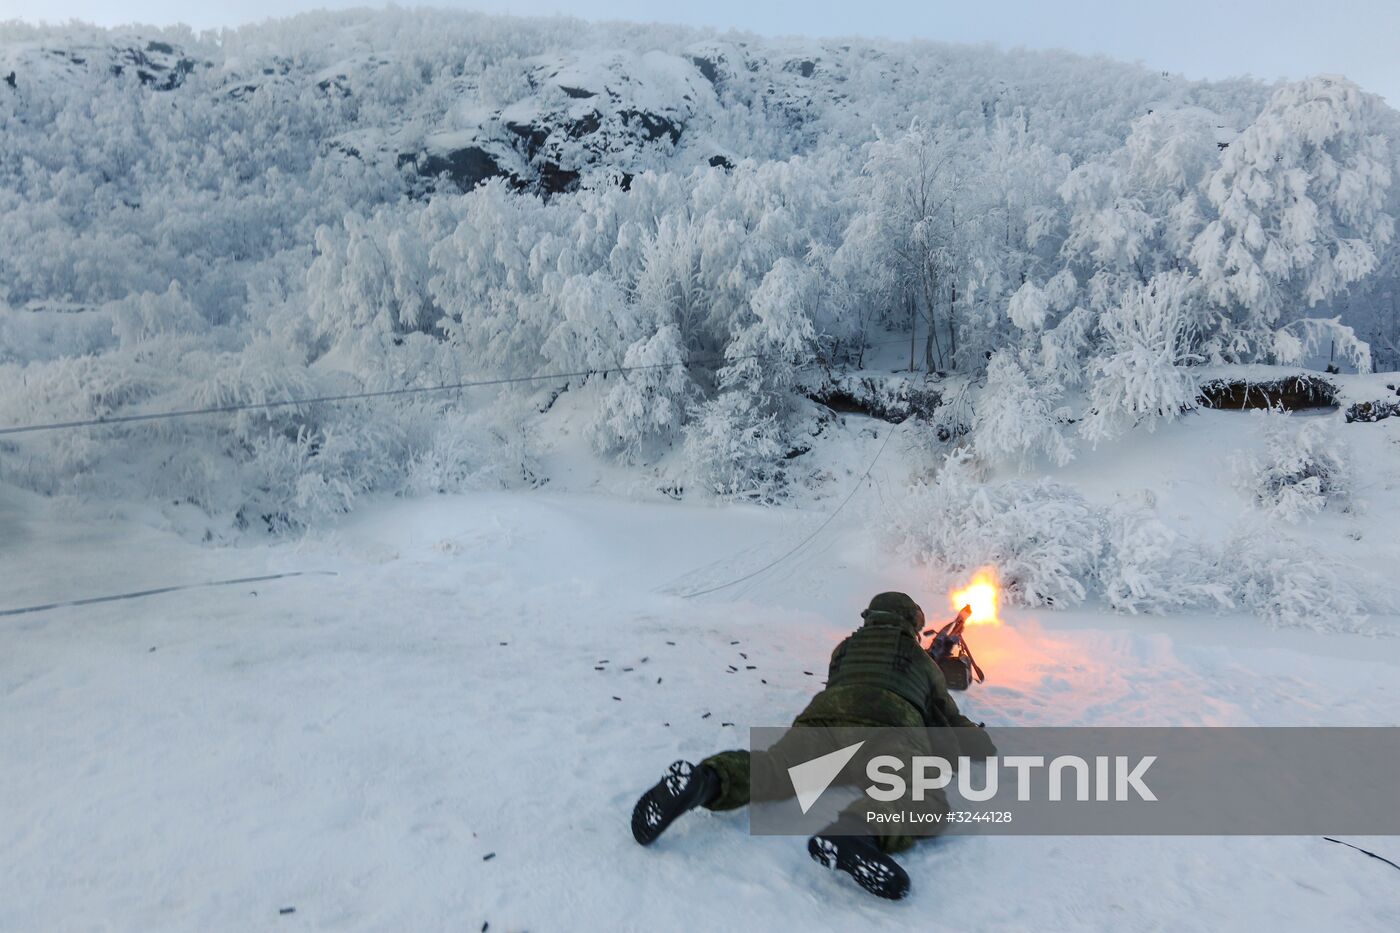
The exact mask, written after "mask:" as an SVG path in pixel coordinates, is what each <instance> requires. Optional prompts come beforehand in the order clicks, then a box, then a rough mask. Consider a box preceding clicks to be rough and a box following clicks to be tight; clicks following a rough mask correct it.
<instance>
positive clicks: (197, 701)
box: [0, 493, 1400, 930]
mask: <svg viewBox="0 0 1400 933" xmlns="http://www.w3.org/2000/svg"><path fill="white" fill-rule="evenodd" d="M29 517H30V518H32V517H33V516H29ZM812 520H813V519H812V516H811V514H799V515H794V514H793V513H792V512H791V510H767V511H764V510H759V509H747V508H735V507H730V508H706V507H697V506H690V505H675V504H666V505H652V504H638V503H624V502H618V501H612V500H607V499H602V498H590V497H584V496H573V497H569V496H557V495H545V494H533V495H526V494H516V495H512V494H504V493H501V494H477V495H470V496H461V497H440V498H436V499H431V500H422V501H413V502H402V501H398V502H391V503H386V504H382V505H380V506H377V507H372V508H369V509H366V510H364V511H362V512H361V513H359V514H357V515H355V516H353V517H351V518H350V519H348V520H347V521H345V522H344V523H342V525H341V526H340V527H339V528H337V529H336V530H334V531H330V532H323V533H318V534H315V535H311V536H308V537H307V538H306V539H305V540H303V541H301V542H299V543H297V544H295V545H277V546H267V547H255V548H243V549H226V550H212V549H202V548H197V547H194V546H192V545H189V544H187V543H185V542H183V541H181V540H180V539H178V538H175V537H173V536H169V537H167V536H163V535H159V534H157V533H154V532H142V533H139V540H140V544H141V546H140V547H139V548H130V547H118V546H117V545H118V544H119V543H120V542H121V541H122V540H125V538H124V537H123V536H125V535H127V534H138V533H136V532H133V531H131V530H129V529H126V528H124V527H122V526H114V530H113V531H112V533H111V537H110V538H108V537H104V536H103V535H99V534H91V533H90V534H89V535H88V536H87V537H86V538H84V537H83V536H81V535H77V534H75V533H74V532H75V529H74V528H73V527H71V526H68V525H65V524H63V523H62V522H59V521H55V522H41V521H37V520H36V521H29V522H27V523H26V530H27V538H26V541H25V545H24V546H25V548H26V549H27V551H26V553H28V554H29V555H30V559H31V560H33V561H38V559H39V556H41V555H43V554H45V553H47V554H49V555H52V554H53V553H54V552H53V551H52V550H49V549H46V547H45V544H46V542H47V541H60V542H64V546H65V547H66V548H67V549H68V551H67V553H69V554H71V558H70V559H69V560H68V561H67V566H69V567H83V566H87V567H90V568H91V573H90V574H89V575H85V576H84V579H85V580H99V581H104V582H103V584H102V585H107V586H115V584H116V582H117V581H118V580H125V581H127V582H134V583H136V584H141V585H144V584H148V583H153V582H168V581H169V580H170V579H171V578H172V577H174V578H184V577H186V576H188V577H190V578H200V577H201V576H208V577H212V576H215V575H216V573H215V568H217V569H218V571H219V572H224V573H227V572H229V571H234V572H239V571H243V570H268V569H272V570H286V569H304V568H308V567H314V568H317V569H332V570H336V571H338V572H339V576H337V577H307V578H299V579H295V580H288V581H275V582H271V583H267V584H259V585H256V586H249V587H247V588H246V590H241V589H240V588H232V589H231V590H228V591H219V590H195V591H190V592H185V593H179V594H168V595H163V596H155V597H152V598H150V599H147V600H144V601H142V602H141V603H139V604H122V603H117V604H103V605H97V606H88V607H81V608H69V609H59V610H55V611H52V612H47V613H40V614H35V615H33V616H26V617H16V618H13V619H10V620H7V621H6V623H5V626H4V629H5V632H4V637H5V644H6V651H5V652H4V654H3V656H0V709H3V711H4V715H3V717H0V744H3V747H4V748H5V749H6V754H5V756H4V758H3V760H2V761H0V807H3V809H4V818H3V819H0V850H3V851H4V852H5V853H6V856H5V861H6V864H7V871H6V873H5V881H4V887H5V889H6V890H5V892H4V896H3V897H0V928H3V929H7V930H8V929H14V930H36V929H49V930H52V929H88V928H104V927H109V928H116V929H143V930H156V929H201V930H221V929H227V930H247V929H270V928H273V927H274V926H276V928H278V929H331V928H336V929H346V928H348V929H364V930H379V929H480V928H481V924H482V923H483V922H488V921H489V922H490V924H491V929H492V930H524V929H528V930H572V929H598V930H613V929H637V930H644V929H657V928H674V927H676V926H681V927H684V928H687V929H720V928H726V929H732V928H733V927H734V926H736V925H737V926H739V927H741V928H747V929H813V928H822V929H849V928H860V927H872V928H908V927H910V926H911V925H917V926H918V927H919V928H921V929H965V928H968V927H971V928H977V929H1102V930H1117V929H1123V928H1125V925H1127V926H1131V928H1133V929H1203V930H1204V929H1220V928H1236V929H1244V928H1251V929H1257V928H1328V929H1378V930H1379V929H1393V928H1395V926H1396V924H1397V922H1400V912H1398V911H1400V909H1398V908H1397V906H1396V905H1397V901H1396V900H1395V899H1394V898H1393V897H1390V896H1389V895H1388V893H1387V892H1390V891H1392V890H1393V885H1394V883H1395V879H1394V878H1393V877H1391V874H1393V872H1392V870H1390V869H1388V868H1387V867H1386V866H1384V865H1382V864H1381V863H1379V862H1376V861H1375V860H1373V859H1365V858H1363V857H1361V856H1359V855H1356V854H1355V853H1351V852H1348V851H1346V850H1345V849H1343V848H1341V847H1338V846H1334V845H1330V844H1327V843H1325V842H1323V841H1322V840H1321V839H1320V838H1319V839H1312V838H1281V839H1253V838H1004V839H991V838H976V837H963V838H956V839H948V840H941V841H937V842H933V843H924V844H921V845H920V846H919V847H917V848H916V849H915V850H914V851H912V852H911V853H909V854H907V855H906V856H905V857H904V859H903V861H904V863H905V865H906V867H907V868H908V870H909V872H910V875H911V876H912V877H913V879H914V891H913V894H912V896H911V897H910V899H909V900H908V901H906V902H903V903H900V904H894V905H891V904H886V903H882V902H876V901H874V900H873V899H871V898H869V897H867V896H865V895H863V894H862V893H861V892H860V891H859V890H858V889H856V888H855V887H854V885H852V884H850V883H849V881H848V879H845V878H844V876H838V875H833V874H830V873H826V872H823V871H821V870H819V869H817V868H816V867H815V866H814V865H812V864H811V863H810V861H809V859H808V857H807V855H806V852H805V849H804V845H803V840H800V839H785V838H762V837H750V836H749V835H748V834H747V826H746V821H745V817H744V815H743V814H742V812H740V813H731V814H717V815H711V814H707V813H700V814H696V815H692V816H689V817H687V818H685V819H683V820H681V821H680V822H679V823H677V825H676V826H675V827H673V828H672V830H671V831H670V832H669V833H668V834H667V835H666V836H665V837H664V838H663V839H662V840H660V841H659V842H658V843H657V844H656V845H655V846H653V847H652V848H651V849H646V850H644V849H641V848H640V847H638V846H636V845H635V843H633V842H632V840H631V837H630V835H629V833H628V830H627V815H628V813H629V812H630V808H631V805H632V803H633V801H634V800H635V798H636V796H637V795H638V794H639V793H640V792H641V791H642V790H644V789H645V788H646V786H648V785H649V784H650V783H651V782H652V781H654V780H655V779H656V778H657V776H658V775H660V774H661V772H662V771H663V770H664V768H665V766H666V765H667V764H668V763H669V762H670V761H671V760H673V759H675V758H681V757H685V758H690V759H692V760H695V759H698V758H700V757H702V756H704V755H706V754H708V753H710V752H712V751H715V750H719V749H722V748H728V747H739V746H742V745H744V744H745V742H746V740H747V734H746V731H745V730H746V728H747V727H748V726H751V725H778V724H782V723H784V722H786V721H787V720H788V719H789V718H790V717H791V716H792V715H793V714H794V713H796V712H797V711H798V710H799V709H800V708H801V707H802V706H803V705H804V704H805V702H806V700H807V698H808V697H809V696H810V694H811V693H812V692H813V691H815V690H816V689H818V688H819V687H820V685H821V681H822V680H823V679H824V673H825V663H826V657H827V654H828V652H829V650H830V648H831V647H832V646H833V645H834V644H835V642H836V641H837V640H838V639H839V638H841V637H842V636H843V635H844V633H845V632H846V631H847V630H848V629H849V627H851V626H852V625H854V624H855V622H856V621H857V612H858V610H859V608H860V606H861V604H862V603H863V601H864V600H865V599H867V598H868V597H869V595H870V593H872V592H874V591H876V590H878V589H881V588H884V587H885V586H887V585H890V584H891V583H893V582H894V581H896V580H898V579H900V578H903V579H905V580H906V581H907V580H908V579H909V578H910V573H911V572H910V571H909V570H908V568H899V567H894V566H891V565H889V563H888V561H886V560H882V559H881V558H880V556H879V553H878V551H877V550H876V549H875V547H874V545H873V544H872V542H871V541H869V540H868V536H865V535H862V534H859V533H857V529H856V523H857V521H858V519H857V518H856V517H855V516H852V517H851V518H849V519H848V518H845V517H843V518H842V519H841V520H840V521H839V522H838V523H836V524H834V525H833V529H832V531H833V534H832V535H830V536H829V537H824V538H823V539H822V540H819V541H815V542H813V545H812V546H811V547H810V548H807V549H804V550H803V551H801V552H799V553H798V554H797V555H794V558H793V559H792V560H791V561H789V562H785V563H784V564H782V565H779V567H777V568H775V569H774V571H773V572H772V574H770V575H766V576H765V577H763V578H760V579H759V580H757V581H754V584H753V585H752V586H750V587H749V588H748V590H747V592H746V593H744V594H743V598H742V600H741V601H734V600H733V598H732V597H730V596H728V595H727V594H726V596H725V598H721V596H720V594H716V595H714V596H710V597H705V598H702V599H697V600H683V599H679V598H677V597H675V596H672V595H668V594H666V593H662V592H658V591H657V587H656V583H657V581H662V582H664V581H667V580H673V579H677V578H685V577H686V575H687V574H693V573H694V572H695V570H696V568H697V567H701V568H703V567H706V566H707V565H709V566H711V567H712V568H722V569H725V572H727V569H728V567H727V565H728V564H730V563H734V562H735V555H747V556H749V557H752V558H753V559H755V560H757V559H758V558H759V557H764V556H766V554H767V553H768V551H770V550H772V551H774V552H779V551H778V546H777V545H776V544H773V543H772V542H786V541H790V540H793V539H795V538H796V537H798V536H799V533H801V532H803V530H804V529H806V528H809V527H810V526H811V522H812ZM83 542H86V544H84V543H83ZM765 542H768V543H765ZM84 547H86V548H87V550H86V551H83V548H84ZM18 562H19V565H20V567H21V569H25V565H24V562H23V559H22V558H19V559H18ZM50 566H51V565H50ZM40 568H41V564H40V563H32V564H30V565H29V567H28V569H29V570H32V571H33V573H32V574H27V575H26V579H25V581H24V582H23V583H22V584H21V585H20V586H19V587H17V589H25V590H31V591H33V590H35V589H36V588H42V586H41V584H45V583H46V584H47V585H48V587H49V588H50V590H52V589H53V588H54V587H60V588H62V589H63V591H64V592H68V593H72V592H75V590H74V587H76V585H77V584H76V582H73V581H70V580H69V579H68V578H67V577H66V576H60V575H58V574H56V573H54V572H53V571H52V570H50V571H49V572H48V574H47V577H46V579H40V578H39V577H40V576H43V573H42V571H41V569H40ZM708 573H709V571H707V574H708ZM36 575H39V576H36ZM713 575H714V576H715V577H716V578H718V577H722V576H723V573H720V572H718V571H715V572H714V574H713ZM133 578H135V579H133ZM88 585H92V586H94V587H97V588H99V589H100V588H101V586H99V584H98V583H96V582H94V583H91V584H88ZM7 589H8V587H7ZM77 595H89V594H87V593H82V594H77ZM922 595H923V596H924V598H925V599H926V601H928V603H929V604H930V609H931V611H932V612H940V611H941V609H942V607H941V606H940V605H939V604H938V603H939V598H940V597H939V596H937V595H934V594H930V593H925V594H922ZM1007 616H1008V624H1007V625H1005V626H1002V627H1000V628H996V629H987V628H981V629H978V630H976V631H974V632H972V633H971V635H970V637H971V639H972V641H973V644H974V646H975V648H976V651H977V654H978V659H979V661H981V662H982V663H983V665H984V666H985V667H986V669H987V670H988V674H989V682H988V684H987V685H986V686H985V687H983V688H981V689H975V690H974V691H972V692H971V693H970V694H967V695H965V696H964V697H962V698H960V702H962V703H963V704H964V706H965V707H966V709H967V710H968V712H969V715H972V716H973V717H974V718H977V719H982V720H986V721H987V722H988V723H989V724H990V725H993V726H995V725H996V724H998V723H1008V724H1009V723H1016V724H1027V725H1038V724H1080V723H1082V724H1090V723H1093V724H1117V725H1122V724H1154V725H1161V724H1192V725H1225V724H1285V723H1287V724H1310V723H1339V724H1362V723H1366V724H1377V723H1389V722H1393V721H1394V711H1395V710H1396V709H1397V708H1400V685H1397V678H1396V677H1395V673H1396V665H1397V654H1400V651H1397V648H1396V645H1395V644H1394V642H1393V641H1392V640H1390V639H1363V638H1358V637H1356V636H1334V637H1331V638H1326V637H1324V636H1321V635H1313V634H1311V633H1288V636H1287V637H1285V638H1282V639H1277V640H1276V639H1274V638H1273V636H1276V635H1279V634H1281V633H1277V632H1273V631H1271V630H1268V629H1266V628H1264V627H1263V626H1262V624H1261V623H1258V622H1257V621H1255V620H1252V619H1248V618H1243V617H1240V618H1224V619H1222V618H1211V619H1209V620H1194V619H1183V618H1172V619H1169V620H1167V619H1152V620H1145V619H1135V618H1131V617H1122V616H1115V615H1111V614H1107V613H1095V612H1093V611H1090V610H1085V611H1080V612H1058V613H1050V612H1032V611H1011V612H1009V613H1007ZM1275 641H1280V642H1281V643H1282V644H1275ZM672 643H674V644H672ZM1338 645H1341V647H1338ZM1358 645H1359V646H1360V647H1359V649H1358V648H1357V647H1356V646H1358ZM1328 646H1331V647H1330V648H1329V647H1328ZM745 655H746V656H747V657H745ZM749 664H752V665H754V666H755V669H753V670H749V669H747V665H749ZM731 666H733V667H736V668H737V670H736V671H731V670H730V667H731ZM599 668H601V670H600V669H599ZM807 671H810V672H811V674H808V673H806V672H807ZM765 681H766V682H765ZM706 714H708V716H707V715H706ZM668 724H669V725H668ZM731 724H732V725H731ZM1351 841H1358V840H1351ZM1363 844H1365V843H1364V842H1363ZM1368 847H1372V848H1376V849H1377V850H1379V851H1381V852H1383V853H1385V852H1390V853H1391V854H1394V853H1393V850H1394V846H1393V845H1387V840H1377V841H1374V842H1373V843H1372V845H1370V846H1368ZM283 907H295V909H296V912H295V913H294V914H289V915H285V916H284V915H279V913H278V911H279V909H281V908H283Z"/></svg>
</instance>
